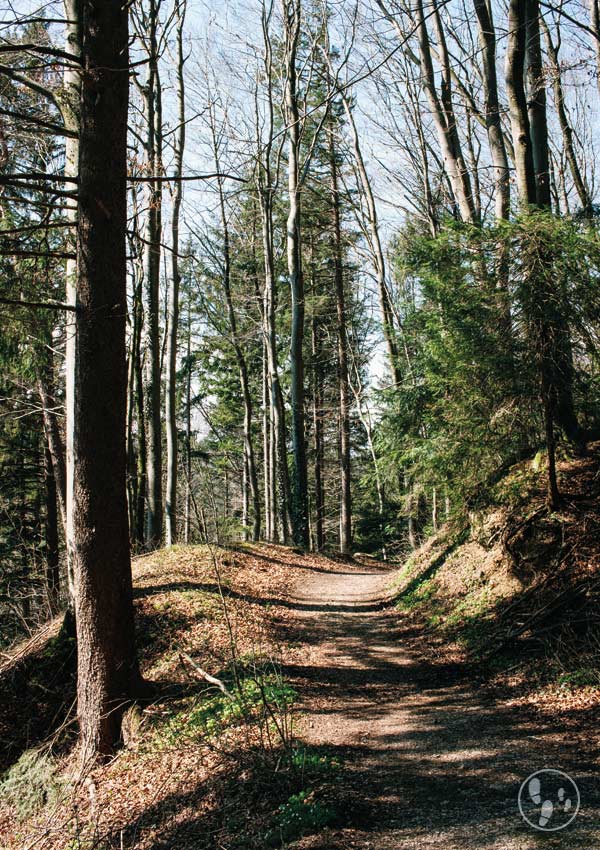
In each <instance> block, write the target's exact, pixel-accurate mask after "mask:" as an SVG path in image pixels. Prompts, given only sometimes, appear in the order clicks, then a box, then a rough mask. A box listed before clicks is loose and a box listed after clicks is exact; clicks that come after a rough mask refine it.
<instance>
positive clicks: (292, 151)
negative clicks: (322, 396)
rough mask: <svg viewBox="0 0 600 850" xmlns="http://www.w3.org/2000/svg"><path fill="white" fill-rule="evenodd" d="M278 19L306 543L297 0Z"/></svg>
mask: <svg viewBox="0 0 600 850" xmlns="http://www.w3.org/2000/svg"><path fill="white" fill-rule="evenodd" d="M282 10H283V22H284V39H285V42H284V68H285V120H286V123H287V131H288V201H289V210H288V218H287V265H288V277H289V281H290V290H291V295H292V333H291V343H290V384H291V386H290V397H291V405H292V451H293V455H294V467H293V476H292V530H293V538H294V543H295V544H296V545H297V546H301V547H303V548H304V549H307V548H308V545H309V543H308V476H307V466H306V435H305V427H304V350H303V349H304V306H305V305H304V278H303V274H302V237H301V229H300V228H301V204H300V162H299V158H300V113H299V109H298V91H297V85H298V80H297V74H298V71H297V68H296V61H297V49H298V40H299V37H300V0H282Z"/></svg>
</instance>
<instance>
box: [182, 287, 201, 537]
mask: <svg viewBox="0 0 600 850" xmlns="http://www.w3.org/2000/svg"><path fill="white" fill-rule="evenodd" d="M187 314H188V315H187V320H188V326H187V350H186V356H187V368H186V375H185V542H186V543H189V542H190V535H191V524H192V305H191V291H190V287H189V286H188V303H187ZM205 537H206V535H205Z"/></svg>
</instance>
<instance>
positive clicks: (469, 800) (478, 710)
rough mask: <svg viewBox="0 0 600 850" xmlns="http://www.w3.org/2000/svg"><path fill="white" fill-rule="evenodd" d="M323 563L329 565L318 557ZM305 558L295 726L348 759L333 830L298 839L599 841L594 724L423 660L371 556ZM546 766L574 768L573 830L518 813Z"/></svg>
mask: <svg viewBox="0 0 600 850" xmlns="http://www.w3.org/2000/svg"><path fill="white" fill-rule="evenodd" d="M322 563H323V562H321V564H322ZM329 564H330V566H329V567H322V566H318V567H316V566H314V563H313V564H312V565H311V564H308V563H306V564H304V565H302V564H298V566H299V567H301V569H302V574H301V578H299V580H298V581H297V583H296V585H295V586H294V588H293V589H292V591H291V596H290V603H291V607H292V608H294V609H295V612H296V614H295V620H294V624H295V625H294V632H295V634H294V638H295V639H296V640H297V641H298V642H299V643H300V650H299V652H298V653H297V658H298V663H296V664H292V665H290V666H289V667H288V671H287V672H288V676H290V678H291V679H292V680H293V682H294V683H295V686H296V687H297V688H298V690H299V692H300V695H301V707H300V711H301V714H302V721H301V724H300V725H301V729H300V734H301V737H302V738H303V740H304V741H306V743H307V744H309V745H310V746H311V747H313V748H317V749H322V750H323V752H326V753H329V754H330V755H334V756H337V757H339V758H340V760H341V762H342V767H341V769H340V772H339V775H338V776H337V777H336V778H335V779H334V780H332V782H331V788H330V789H329V791H330V794H331V799H332V801H333V803H334V805H335V808H336V809H337V810H338V811H339V812H341V813H342V816H341V822H340V824H339V826H337V827H335V828H329V829H326V830H324V831H321V832H320V833H319V834H318V835H314V836H311V837H308V838H304V839H302V840H301V841H299V842H297V843H296V844H294V845H293V846H294V847H295V848H303V850H304V848H307V850H308V848H311V850H317V848H318V850H338V848H354V847H364V848H372V850H392V848H394V850H409V849H410V850H413V848H415V850H416V848H419V850H421V848H444V850H459V849H460V850H463V848H481V850H530V848H537V847H539V846H540V842H543V844H544V847H553V848H554V847H557V848H565V850H567V848H568V850H572V848H575V847H585V848H586V850H592V848H594V850H597V848H599V847H600V840H599V838H600V831H599V830H598V826H597V825H598V824H599V823H600V817H599V815H600V796H599V791H598V782H597V776H596V764H595V763H594V761H593V760H592V755H591V752H590V749H591V741H590V740H589V738H588V737H587V736H586V734H585V732H583V733H581V734H577V731H575V732H573V731H569V732H568V733H567V732H566V731H565V729H563V727H562V725H561V719H560V718H557V721H556V723H552V724H550V725H540V721H539V718H537V717H535V716H534V715H531V716H526V715H525V714H524V712H523V711H517V710H515V708H514V707H512V706H511V705H510V703H509V701H508V697H507V698H506V699H503V698H502V697H499V696H498V695H497V694H491V693H489V692H486V691H485V690H484V689H482V688H481V687H480V684H481V683H478V682H477V681H474V679H473V673H472V671H470V670H469V669H468V668H467V667H463V666H461V665H457V664H452V665H445V664H444V663H443V662H441V663H439V664H438V663H432V662H431V661H429V660H427V659H425V658H424V657H421V653H420V652H419V641H420V640H422V641H425V640H427V637H426V635H423V636H419V635H416V634H415V633H414V630H413V631H411V630H410V629H409V628H408V626H407V625H406V624H405V623H403V621H402V617H401V615H399V613H398V611H396V610H394V609H392V608H390V607H389V606H388V607H386V605H385V604H384V600H385V597H386V595H389V582H390V576H389V573H388V571H387V570H386V569H385V568H384V566H383V565H381V564H377V563H375V562H373V563H369V564H368V565H367V566H365V565H364V564H356V563H354V564H345V563H335V562H329ZM541 768H557V769H562V770H564V771H567V772H568V773H569V774H570V775H571V776H573V777H574V778H576V781H577V783H578V786H579V789H580V792H581V798H582V807H581V811H580V813H579V815H578V817H577V818H576V819H575V821H574V822H573V823H572V824H571V825H570V826H568V827H567V828H565V829H563V830H561V831H558V832H555V833H549V832H540V831H537V830H535V829H533V828H531V827H530V826H528V825H527V824H526V823H524V822H523V820H522V818H521V817H520V814H519V811H518V807H517V794H518V790H519V787H520V785H521V783H522V782H523V781H524V780H525V779H526V778H527V777H528V776H529V775H530V774H532V773H533V772H535V771H537V770H539V769H541Z"/></svg>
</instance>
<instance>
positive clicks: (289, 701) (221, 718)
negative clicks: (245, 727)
mask: <svg viewBox="0 0 600 850" xmlns="http://www.w3.org/2000/svg"><path fill="white" fill-rule="evenodd" d="M295 699H296V691H295V690H294V689H293V688H292V687H290V685H288V684H287V683H286V682H285V681H284V680H283V679H281V677H279V676H277V675H268V676H262V675H258V676H256V677H248V678H245V679H242V680H240V681H239V683H238V686H236V687H235V688H232V690H231V691H229V693H228V694H224V693H219V694H217V695H216V696H213V697H205V698H203V699H202V700H201V701H200V702H199V703H198V702H195V703H194V705H193V706H192V707H191V709H189V710H184V711H181V712H179V713H178V714H177V715H175V717H174V718H172V720H171V722H170V724H169V730H168V733H167V735H166V737H167V739H168V741H169V742H170V743H174V742H175V741H176V740H178V739H179V738H181V737H183V738H189V737H198V736H203V735H205V736H207V737H209V738H212V737H214V736H215V735H218V734H219V732H220V731H221V730H222V729H224V728H225V727H227V726H232V725H234V724H235V723H238V722H241V721H242V720H250V719H257V718H258V716H259V715H260V714H261V712H263V711H265V712H267V713H268V714H274V715H276V714H278V713H281V712H285V711H287V710H288V709H289V708H290V707H291V706H292V705H293V703H294V701H295Z"/></svg>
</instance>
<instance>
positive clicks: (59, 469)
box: [38, 365, 68, 542]
mask: <svg viewBox="0 0 600 850" xmlns="http://www.w3.org/2000/svg"><path fill="white" fill-rule="evenodd" d="M51 375H52V367H51V365H50V366H49V367H48V372H47V377H45V378H44V377H42V378H39V379H38V394H39V396H40V401H41V404H42V414H43V422H44V433H45V437H46V446H47V448H48V451H49V453H50V458H51V460H52V470H53V477H54V482H55V487H56V494H57V498H58V506H59V510H60V518H61V522H62V526H63V532H64V535H65V542H66V538H67V529H68V518H67V473H66V468H65V454H64V447H63V441H62V438H61V435H60V430H59V427H58V421H57V418H56V413H55V407H56V399H55V398H54V391H53V387H52V386H51V385H50V386H49V384H50V380H51Z"/></svg>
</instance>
